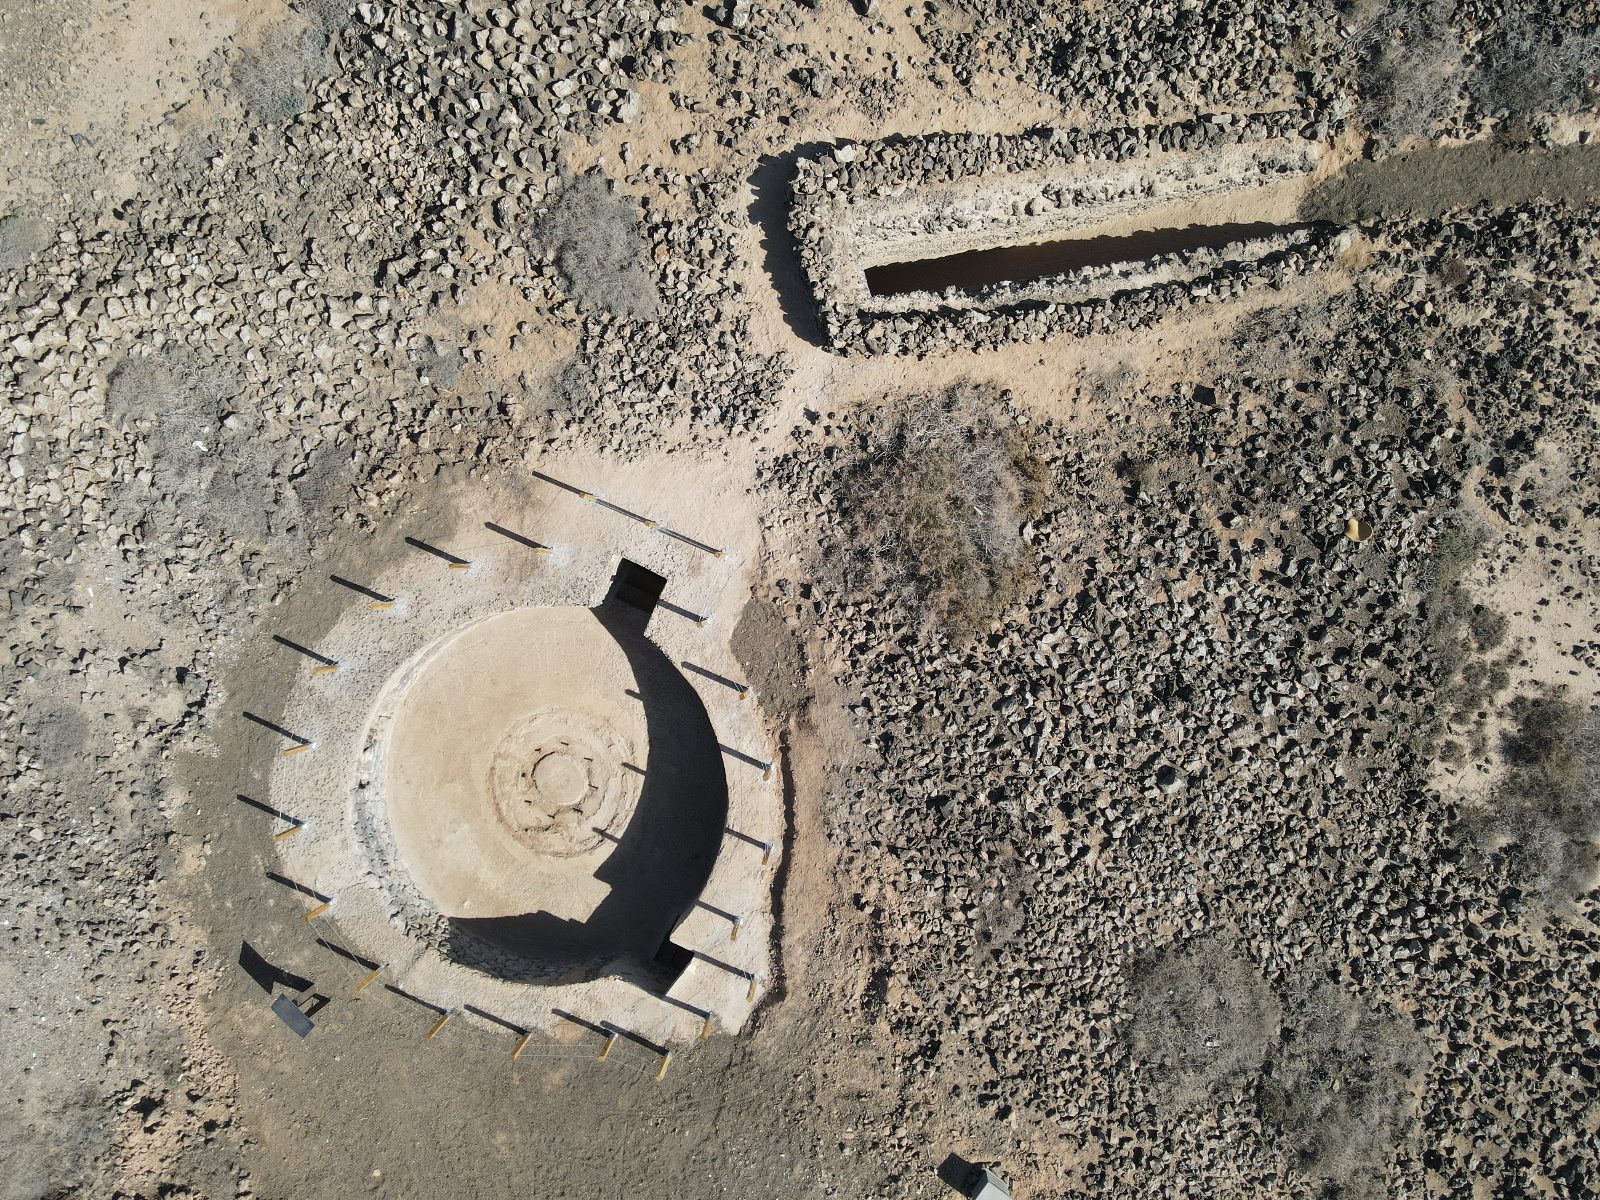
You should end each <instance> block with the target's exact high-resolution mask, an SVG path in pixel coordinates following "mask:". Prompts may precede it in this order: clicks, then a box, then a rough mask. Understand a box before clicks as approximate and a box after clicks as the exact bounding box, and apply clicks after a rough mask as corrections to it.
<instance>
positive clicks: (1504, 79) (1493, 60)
mask: <svg viewBox="0 0 1600 1200" xmlns="http://www.w3.org/2000/svg"><path fill="white" fill-rule="evenodd" d="M1478 57H1479V65H1478V68H1477V70H1476V71H1475V72H1474V74H1473V78H1472V81H1471V84H1470V85H1469V86H1470V90H1471V92H1472V95H1473V99H1475V100H1476V101H1477V102H1478V104H1479V106H1480V107H1481V108H1483V109H1484V111H1485V112H1488V113H1490V114H1495V113H1505V114H1506V115H1507V116H1509V117H1511V118H1513V119H1517V120H1528V119H1530V118H1533V117H1537V116H1541V115H1545V114H1549V113H1566V112H1572V111H1575V110H1578V109H1583V108H1587V107H1592V106H1593V105H1594V103H1595V100H1596V98H1597V96H1600V30H1595V29H1579V28H1565V29H1563V28H1559V27H1555V26H1553V25H1552V24H1550V23H1548V22H1545V21H1538V20H1516V21H1512V22H1508V23H1507V25H1506V27H1505V29H1504V30H1503V31H1501V32H1500V33H1499V34H1498V35H1497V36H1495V37H1493V38H1489V39H1486V40H1485V41H1484V43H1483V45H1482V46H1481V47H1479V51H1478Z"/></svg>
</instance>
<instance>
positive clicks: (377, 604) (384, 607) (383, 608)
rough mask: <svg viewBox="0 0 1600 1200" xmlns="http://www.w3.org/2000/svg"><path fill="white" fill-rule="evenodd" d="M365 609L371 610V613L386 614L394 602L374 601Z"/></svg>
mask: <svg viewBox="0 0 1600 1200" xmlns="http://www.w3.org/2000/svg"><path fill="white" fill-rule="evenodd" d="M367 607H368V608H369V609H371V610H372V611H373V612H388V611H389V610H390V609H391V608H393V607H394V601H393V600H374V601H373V602H372V603H371V604H369V605H367Z"/></svg>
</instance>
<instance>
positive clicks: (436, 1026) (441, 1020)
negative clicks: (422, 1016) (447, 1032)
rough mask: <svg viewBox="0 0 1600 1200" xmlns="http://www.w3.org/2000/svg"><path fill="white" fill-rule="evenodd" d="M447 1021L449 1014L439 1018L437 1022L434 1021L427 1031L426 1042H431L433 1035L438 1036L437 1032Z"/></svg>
mask: <svg viewBox="0 0 1600 1200" xmlns="http://www.w3.org/2000/svg"><path fill="white" fill-rule="evenodd" d="M449 1019H450V1014H449V1013H445V1014H444V1016H442V1017H440V1018H439V1019H438V1020H437V1021H435V1022H434V1023H433V1028H432V1029H430V1030H428V1040H429V1041H430V1042H431V1041H433V1039H434V1037H435V1035H436V1034H438V1032H439V1030H441V1029H443V1028H444V1023H445V1022H446V1021H448V1020H449Z"/></svg>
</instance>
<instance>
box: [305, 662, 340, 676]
mask: <svg viewBox="0 0 1600 1200" xmlns="http://www.w3.org/2000/svg"><path fill="white" fill-rule="evenodd" d="M338 669H339V664H338V663H323V664H322V665H321V666H320V667H312V668H311V676H312V678H313V679H315V678H316V677H317V676H319V675H332V674H333V673H334V672H335V671H337V670H338Z"/></svg>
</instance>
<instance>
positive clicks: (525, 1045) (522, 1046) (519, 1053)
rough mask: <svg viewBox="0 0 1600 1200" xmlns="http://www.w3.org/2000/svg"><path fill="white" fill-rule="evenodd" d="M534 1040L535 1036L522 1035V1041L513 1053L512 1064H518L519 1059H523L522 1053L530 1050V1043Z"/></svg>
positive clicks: (529, 1034)
mask: <svg viewBox="0 0 1600 1200" xmlns="http://www.w3.org/2000/svg"><path fill="white" fill-rule="evenodd" d="M532 1040H533V1034H531V1033H525V1034H523V1035H522V1040H521V1041H520V1042H518V1043H517V1048H516V1049H515V1050H513V1051H512V1052H511V1061H512V1062H516V1061H517V1059H519V1058H521V1057H522V1052H523V1051H524V1050H526V1049H527V1048H528V1043H529V1042H530V1041H532Z"/></svg>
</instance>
